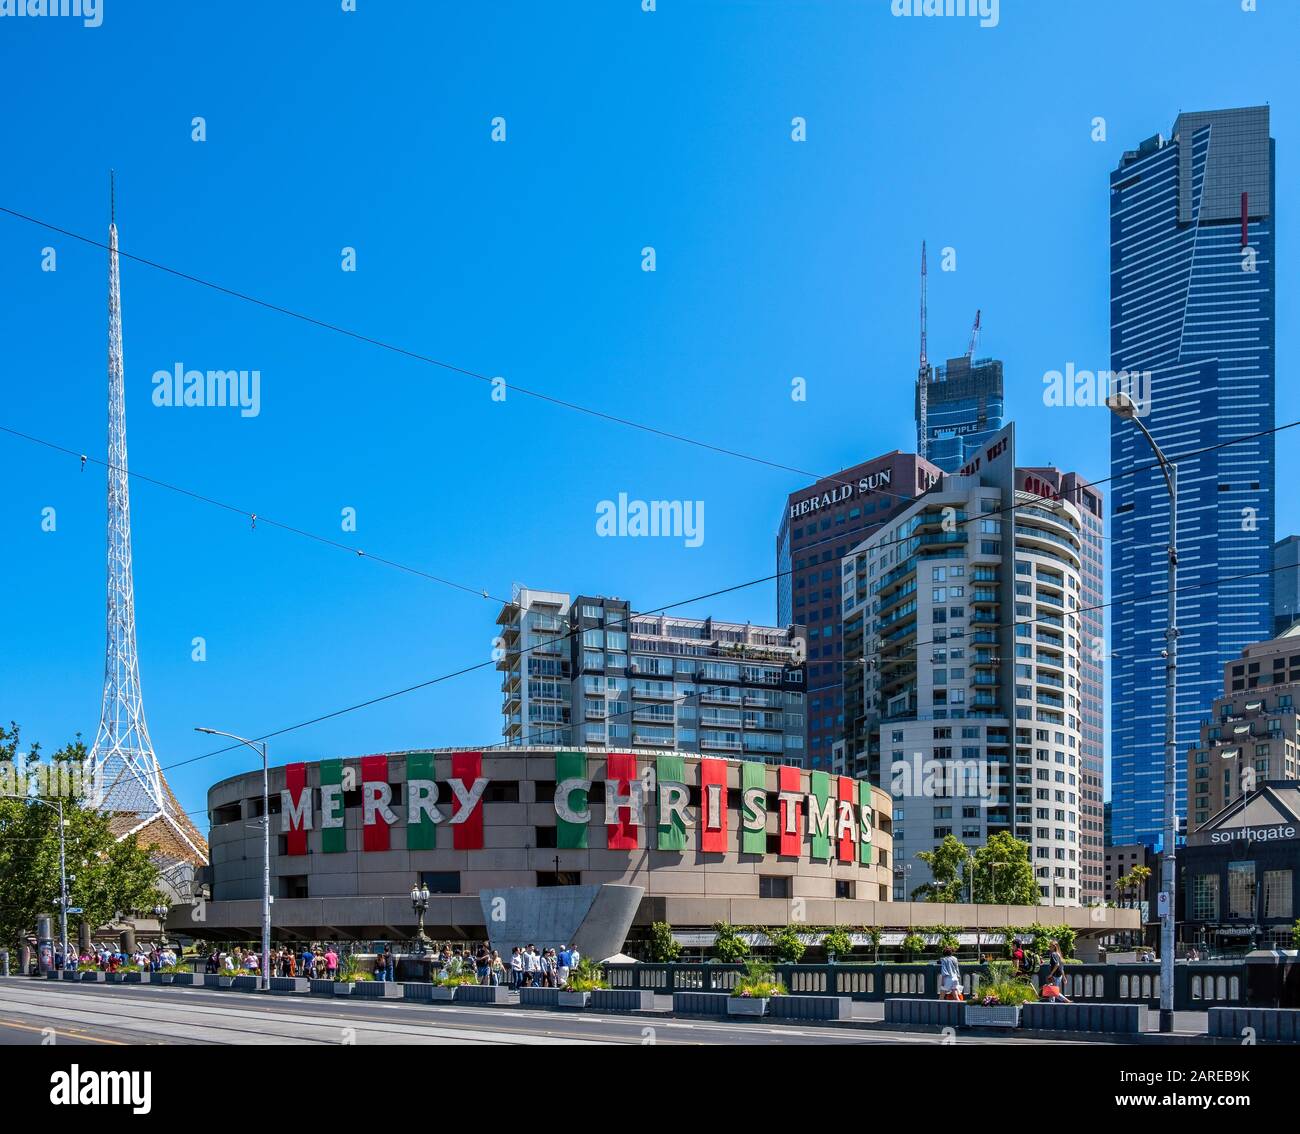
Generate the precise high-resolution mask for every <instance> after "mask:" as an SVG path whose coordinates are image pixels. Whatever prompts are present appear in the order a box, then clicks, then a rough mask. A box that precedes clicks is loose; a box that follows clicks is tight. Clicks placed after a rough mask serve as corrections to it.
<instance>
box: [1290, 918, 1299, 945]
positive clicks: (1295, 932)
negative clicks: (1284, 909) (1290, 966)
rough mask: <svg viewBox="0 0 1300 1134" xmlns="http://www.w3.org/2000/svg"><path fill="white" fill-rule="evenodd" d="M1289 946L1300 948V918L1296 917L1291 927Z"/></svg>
mask: <svg viewBox="0 0 1300 1134" xmlns="http://www.w3.org/2000/svg"><path fill="white" fill-rule="evenodd" d="M1291 948H1292V949H1300V918H1297V919H1296V923H1295V925H1293V926H1292V927H1291Z"/></svg>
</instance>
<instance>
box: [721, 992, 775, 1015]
mask: <svg viewBox="0 0 1300 1134" xmlns="http://www.w3.org/2000/svg"><path fill="white" fill-rule="evenodd" d="M770 999H772V998H771V997H767V996H728V997H727V1015H728V1016H766V1015H767V1003H768V1001H769V1000H770Z"/></svg>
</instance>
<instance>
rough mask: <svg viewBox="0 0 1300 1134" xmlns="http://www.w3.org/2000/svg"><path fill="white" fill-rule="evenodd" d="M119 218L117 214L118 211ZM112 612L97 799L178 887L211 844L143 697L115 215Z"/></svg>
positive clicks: (96, 757) (96, 761)
mask: <svg viewBox="0 0 1300 1134" xmlns="http://www.w3.org/2000/svg"><path fill="white" fill-rule="evenodd" d="M112 212H113V214H115V213H116V208H115V207H114V208H113V210H112ZM107 612H108V633H107V648H106V651H105V662H104V699H103V704H102V708H101V710H100V717H99V730H98V732H97V733H96V735H95V744H94V747H93V748H92V749H91V752H90V780H91V785H92V787H91V792H92V801H93V802H94V804H95V805H96V806H97V807H99V808H100V809H101V810H103V811H107V812H109V813H110V814H111V816H112V827H113V832H114V834H116V835H117V836H118V837H119V838H124V837H126V836H128V835H132V834H135V835H138V836H139V840H140V843H141V844H142V845H145V846H148V845H150V844H155V845H157V847H158V851H159V854H158V857H159V859H160V861H161V865H162V866H163V868H164V878H165V879H167V878H168V876H169V875H171V879H172V880H173V881H174V880H175V878H177V877H178V876H179V875H180V874H181V873H184V866H185V865H186V864H188V865H190V866H198V865H202V864H203V863H206V862H207V857H208V846H207V843H206V842H205V841H204V839H203V836H202V835H200V834H199V832H198V829H197V828H196V827H195V826H194V824H193V823H191V822H190V820H189V817H188V816H187V815H186V814H185V812H184V811H183V810H182V809H181V806H180V804H179V803H177V801H176V797H175V796H174V795H173V794H172V790H171V788H170V787H169V786H168V784H167V781H166V779H165V778H164V777H163V774H162V769H161V768H160V767H159V765H158V757H157V755H156V754H155V753H154V748H153V741H152V740H151V739H150V737H149V726H148V724H147V723H146V721H145V716H144V698H143V695H142V694H141V691H140V662H139V655H138V652H137V649H136V638H135V583H134V578H133V575H132V570H131V490H130V483H129V475H128V473H127V455H126V397H125V387H124V381H123V366H122V305H121V290H120V283H119V275H118V254H117V224H116V216H115V215H114V216H113V218H112V220H111V221H110V224H109V227H108V608H107ZM176 868H180V869H179V870H177V869H176ZM174 888H175V887H174Z"/></svg>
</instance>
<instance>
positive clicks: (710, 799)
mask: <svg viewBox="0 0 1300 1134" xmlns="http://www.w3.org/2000/svg"><path fill="white" fill-rule="evenodd" d="M700 850H702V851H719V852H722V853H725V852H726V850H727V762H726V761H725V760H701V761H700Z"/></svg>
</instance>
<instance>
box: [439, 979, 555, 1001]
mask: <svg viewBox="0 0 1300 1134" xmlns="http://www.w3.org/2000/svg"><path fill="white" fill-rule="evenodd" d="M538 991H542V992H544V991H545V989H539V990H538ZM456 1003H457V1004H513V1003H514V1001H513V1000H511V999H510V990H509V989H508V988H506V987H505V986H504V985H500V984H462V985H460V986H459V987H458V988H457V989H456Z"/></svg>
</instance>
